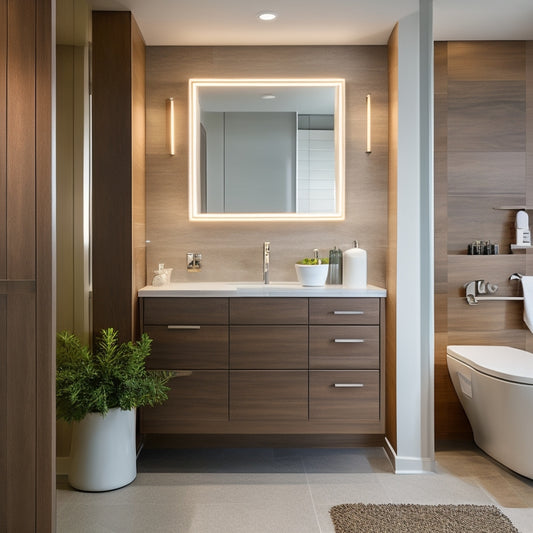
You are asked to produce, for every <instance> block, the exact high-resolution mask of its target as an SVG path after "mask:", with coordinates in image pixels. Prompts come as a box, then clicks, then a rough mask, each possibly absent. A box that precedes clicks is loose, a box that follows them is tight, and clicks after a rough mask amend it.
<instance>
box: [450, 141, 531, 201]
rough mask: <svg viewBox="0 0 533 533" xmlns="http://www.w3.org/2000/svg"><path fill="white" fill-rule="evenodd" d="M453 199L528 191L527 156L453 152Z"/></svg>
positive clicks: (451, 188) (451, 173) (451, 164)
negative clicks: (459, 196) (454, 197)
mask: <svg viewBox="0 0 533 533" xmlns="http://www.w3.org/2000/svg"><path fill="white" fill-rule="evenodd" d="M447 164H448V191H449V193H450V195H458V194H469V195H487V194H490V195H511V194H514V195H517V196H521V197H523V195H524V190H525V187H526V154H525V152H523V151H522V152H450V153H449V154H448V162H447Z"/></svg>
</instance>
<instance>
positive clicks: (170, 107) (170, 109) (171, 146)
mask: <svg viewBox="0 0 533 533" xmlns="http://www.w3.org/2000/svg"><path fill="white" fill-rule="evenodd" d="M167 126H168V153H169V154H170V155H176V140H175V132H174V98H169V99H168V100H167Z"/></svg>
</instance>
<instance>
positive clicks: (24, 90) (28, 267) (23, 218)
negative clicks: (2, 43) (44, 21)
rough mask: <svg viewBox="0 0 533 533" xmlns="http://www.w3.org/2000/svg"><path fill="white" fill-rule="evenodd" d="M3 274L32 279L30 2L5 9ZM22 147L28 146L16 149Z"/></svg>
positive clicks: (32, 4)
mask: <svg viewBox="0 0 533 533" xmlns="http://www.w3.org/2000/svg"><path fill="white" fill-rule="evenodd" d="M7 15H8V16H7V24H8V28H10V29H11V28H23V27H25V29H24V31H23V32H19V31H8V35H7V48H8V51H9V52H8V53H9V58H8V62H7V101H8V109H9V113H8V119H7V154H6V155H7V196H8V198H9V202H8V204H7V277H10V278H13V279H34V278H35V148H29V147H30V146H34V144H35V2H34V0H20V1H16V2H15V1H11V2H9V4H8V13H7ZM21 146H24V147H28V148H27V149H26V148H25V149H22V150H21V149H20V147H21Z"/></svg>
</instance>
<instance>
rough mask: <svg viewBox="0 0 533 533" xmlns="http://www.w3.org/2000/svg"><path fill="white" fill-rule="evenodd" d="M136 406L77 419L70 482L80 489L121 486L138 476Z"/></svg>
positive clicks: (73, 435) (99, 489)
mask: <svg viewBox="0 0 533 533" xmlns="http://www.w3.org/2000/svg"><path fill="white" fill-rule="evenodd" d="M136 461H137V456H136V449H135V409H132V410H131V411H122V410H121V409H118V408H116V409H111V410H109V411H108V413H107V414H106V415H105V416H103V415H101V414H100V413H89V414H88V415H87V416H86V417H85V418H84V419H83V420H81V421H80V422H75V423H74V427H73V432H72V445H71V452H70V467H69V474H68V481H69V483H70V484H71V485H72V487H74V488H75V489H78V490H85V491H88V492H100V491H105V490H113V489H118V488H120V487H124V486H125V485H128V484H129V483H131V482H132V481H133V480H134V479H135V477H136V476H137V462H136Z"/></svg>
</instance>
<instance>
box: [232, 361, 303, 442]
mask: <svg viewBox="0 0 533 533" xmlns="http://www.w3.org/2000/svg"><path fill="white" fill-rule="evenodd" d="M229 399H230V402H229V403H230V420H249V421H259V422H260V421H265V420H279V421H284V420H307V418H308V375H307V371H305V370H232V371H230V395H229ZM257 432H258V433H260V432H261V426H260V424H259V425H258V426H257Z"/></svg>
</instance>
